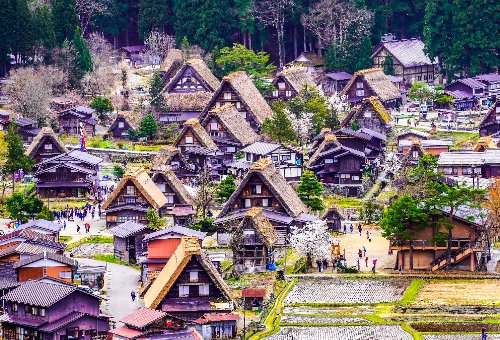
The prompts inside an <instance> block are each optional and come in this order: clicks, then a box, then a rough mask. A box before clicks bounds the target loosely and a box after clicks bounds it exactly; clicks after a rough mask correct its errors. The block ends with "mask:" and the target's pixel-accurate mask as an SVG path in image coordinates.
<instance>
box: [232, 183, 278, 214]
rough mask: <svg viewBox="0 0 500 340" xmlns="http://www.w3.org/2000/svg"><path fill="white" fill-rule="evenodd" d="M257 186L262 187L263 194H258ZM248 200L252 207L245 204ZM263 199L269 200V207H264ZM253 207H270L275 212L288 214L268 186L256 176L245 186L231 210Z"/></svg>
mask: <svg viewBox="0 0 500 340" xmlns="http://www.w3.org/2000/svg"><path fill="white" fill-rule="evenodd" d="M257 185H260V186H261V193H257V192H256V189H257ZM252 190H253V192H252ZM247 199H248V200H250V206H248V204H245V203H246V202H247V201H246V200H247ZM263 199H268V200H269V201H268V205H267V206H263V205H262V204H263V202H262V200H263ZM251 207H264V208H266V207H269V208H272V210H273V211H277V212H283V213H286V210H285V208H284V207H283V206H282V205H281V203H280V202H279V201H278V200H277V199H276V198H274V195H273V193H272V192H271V190H269V188H268V187H267V185H266V184H265V183H264V182H263V181H262V180H261V179H260V177H259V176H258V175H256V174H254V175H252V177H251V178H250V179H249V180H248V182H247V183H246V184H245V186H244V187H243V189H242V190H241V193H240V194H239V196H238V197H236V199H235V200H234V205H233V206H232V207H231V210H232V211H235V210H242V209H249V208H251Z"/></svg>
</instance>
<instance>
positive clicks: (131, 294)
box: [130, 291, 135, 301]
mask: <svg viewBox="0 0 500 340" xmlns="http://www.w3.org/2000/svg"><path fill="white" fill-rule="evenodd" d="M130 296H131V297H132V301H135V292H134V291H132V293H130Z"/></svg>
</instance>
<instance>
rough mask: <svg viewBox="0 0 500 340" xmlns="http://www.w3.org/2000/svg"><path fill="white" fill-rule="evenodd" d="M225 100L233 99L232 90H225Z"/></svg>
mask: <svg viewBox="0 0 500 340" xmlns="http://www.w3.org/2000/svg"><path fill="white" fill-rule="evenodd" d="M224 100H231V92H224Z"/></svg>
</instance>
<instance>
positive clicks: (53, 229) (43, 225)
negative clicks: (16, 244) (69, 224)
mask: <svg viewBox="0 0 500 340" xmlns="http://www.w3.org/2000/svg"><path fill="white" fill-rule="evenodd" d="M61 228H62V225H60V224H59V223H55V222H51V221H47V220H31V221H28V222H26V223H23V224H21V225H19V227H17V229H16V230H24V229H29V230H31V231H34V232H36V233H39V234H45V235H51V236H53V237H54V241H59V232H60V231H61Z"/></svg>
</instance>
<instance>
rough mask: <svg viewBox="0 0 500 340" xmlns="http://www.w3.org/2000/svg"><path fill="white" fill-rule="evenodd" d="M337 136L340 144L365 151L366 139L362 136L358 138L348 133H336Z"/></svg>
mask: <svg viewBox="0 0 500 340" xmlns="http://www.w3.org/2000/svg"><path fill="white" fill-rule="evenodd" d="M336 137H337V140H338V141H339V143H340V144H342V145H344V146H347V147H348V148H351V149H354V150H359V151H365V148H366V141H365V140H363V139H361V138H356V137H352V136H347V135H340V134H339V135H336Z"/></svg>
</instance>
